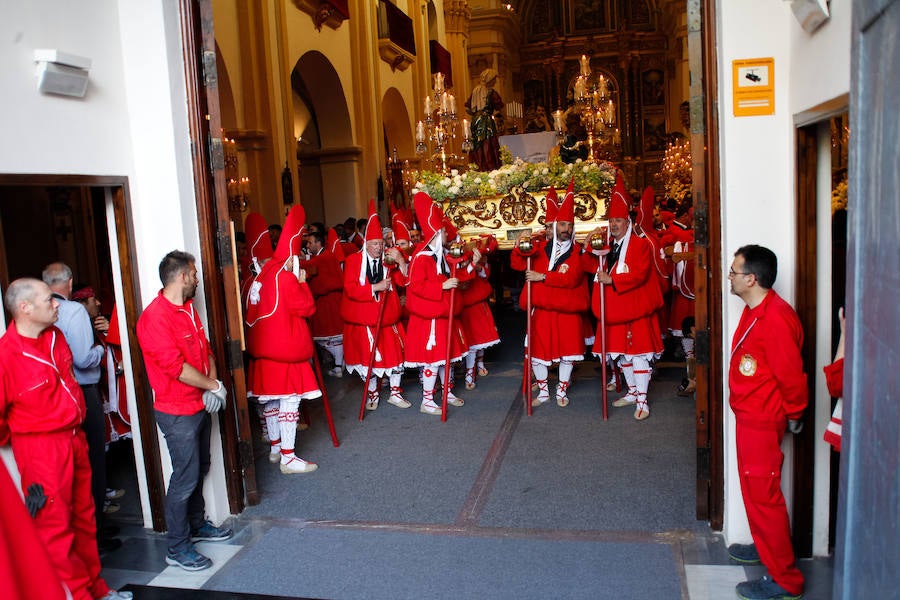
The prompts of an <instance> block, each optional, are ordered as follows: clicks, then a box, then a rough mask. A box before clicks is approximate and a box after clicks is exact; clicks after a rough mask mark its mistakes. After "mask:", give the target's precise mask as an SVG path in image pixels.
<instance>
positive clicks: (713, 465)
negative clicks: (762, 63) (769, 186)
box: [687, 0, 725, 530]
mask: <svg viewBox="0 0 900 600" xmlns="http://www.w3.org/2000/svg"><path fill="white" fill-rule="evenodd" d="M687 5H688V45H689V55H690V70H691V153H692V155H693V156H692V167H693V173H694V177H693V196H694V248H695V251H696V259H695V260H696V262H695V264H694V269H695V273H694V285H695V288H694V294H695V298H696V301H695V311H696V314H695V319H696V325H697V331H696V339H695V350H694V352H695V354H696V357H697V390H696V393H695V398H696V412H695V414H696V432H697V436H696V446H697V512H696V514H697V519H700V520H706V521H709V523H710V526H711V527H712V528H713V529H715V530H720V529H722V519H723V512H724V501H725V500H724V479H723V461H724V453H723V446H722V419H723V415H722V269H721V268H720V265H721V264H722V250H721V247H722V241H721V211H720V203H719V139H718V119H719V116H718V111H717V107H718V96H717V94H718V74H717V71H716V35H715V22H716V19H715V1H714V0H688V3H687Z"/></svg>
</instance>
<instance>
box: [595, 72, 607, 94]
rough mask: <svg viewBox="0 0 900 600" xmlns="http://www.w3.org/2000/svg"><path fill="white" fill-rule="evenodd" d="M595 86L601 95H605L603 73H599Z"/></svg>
mask: <svg viewBox="0 0 900 600" xmlns="http://www.w3.org/2000/svg"><path fill="white" fill-rule="evenodd" d="M597 88H598V89H599V90H600V95H601V96H606V92H607V88H606V78H605V77H603V75H600V81H599V82H598V83H597Z"/></svg>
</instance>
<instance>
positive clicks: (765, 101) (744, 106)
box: [731, 58, 775, 117]
mask: <svg viewBox="0 0 900 600" xmlns="http://www.w3.org/2000/svg"><path fill="white" fill-rule="evenodd" d="M731 65H732V81H733V96H734V116H736V117H754V116H759V115H774V114H775V59H774V58H745V59H741V60H734V61H731Z"/></svg>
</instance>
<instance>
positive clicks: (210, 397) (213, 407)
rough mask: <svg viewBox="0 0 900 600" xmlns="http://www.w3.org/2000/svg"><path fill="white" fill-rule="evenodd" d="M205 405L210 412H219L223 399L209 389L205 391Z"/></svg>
mask: <svg viewBox="0 0 900 600" xmlns="http://www.w3.org/2000/svg"><path fill="white" fill-rule="evenodd" d="M203 406H204V408H206V412H208V413H209V414H213V413H217V412H219V411H220V410H221V409H222V401H221V400H219V397H218V396H216V395H215V394H213V393H212V392H210V391H209V390H207V391H205V392H203Z"/></svg>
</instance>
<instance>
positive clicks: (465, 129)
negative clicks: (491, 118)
mask: <svg viewBox="0 0 900 600" xmlns="http://www.w3.org/2000/svg"><path fill="white" fill-rule="evenodd" d="M462 130H463V137H469V120H468V119H463V126H462Z"/></svg>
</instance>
